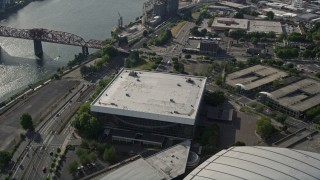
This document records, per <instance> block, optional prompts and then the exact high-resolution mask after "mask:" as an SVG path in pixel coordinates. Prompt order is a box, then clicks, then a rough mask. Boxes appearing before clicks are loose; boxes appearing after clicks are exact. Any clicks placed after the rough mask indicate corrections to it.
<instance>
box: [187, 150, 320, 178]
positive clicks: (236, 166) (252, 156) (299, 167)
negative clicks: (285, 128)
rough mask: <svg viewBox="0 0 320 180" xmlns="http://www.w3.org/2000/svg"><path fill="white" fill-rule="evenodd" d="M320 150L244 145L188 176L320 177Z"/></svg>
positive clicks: (225, 153) (216, 155)
mask: <svg viewBox="0 0 320 180" xmlns="http://www.w3.org/2000/svg"><path fill="white" fill-rule="evenodd" d="M319 167H320V154H317V153H312V152H307V151H300V150H294V149H286V148H276V147H262V146H253V147H249V146H242V147H231V148H229V149H227V150H222V151H220V152H219V153H217V154H215V155H214V156H212V157H211V158H209V159H208V160H206V161H205V162H203V163H202V164H201V165H199V166H198V167H197V168H196V169H194V170H193V171H192V172H191V173H190V174H189V175H188V176H186V177H185V178H184V179H185V180H191V179H192V180H200V179H201V180H204V179H206V180H210V179H252V180H256V179H259V180H260V179H287V180H289V179H292V180H293V179H295V180H297V179H301V180H304V179H308V180H312V179H319V177H320V168H319Z"/></svg>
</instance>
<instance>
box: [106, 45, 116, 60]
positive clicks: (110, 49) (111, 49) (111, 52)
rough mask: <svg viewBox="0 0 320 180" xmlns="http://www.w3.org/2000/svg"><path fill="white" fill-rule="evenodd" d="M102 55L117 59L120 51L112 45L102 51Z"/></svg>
mask: <svg viewBox="0 0 320 180" xmlns="http://www.w3.org/2000/svg"><path fill="white" fill-rule="evenodd" d="M102 54H103V55H106V54H107V55H108V56H110V57H111V58H112V57H116V56H117V55H118V50H117V49H116V48H115V47H113V46H111V45H106V46H104V47H103V49H102Z"/></svg>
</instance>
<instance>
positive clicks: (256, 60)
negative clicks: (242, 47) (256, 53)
mask: <svg viewBox="0 0 320 180" xmlns="http://www.w3.org/2000/svg"><path fill="white" fill-rule="evenodd" d="M246 63H247V64H248V65H249V66H253V65H256V64H259V63H260V59H259V58H257V57H250V58H248V59H247V61H246Z"/></svg>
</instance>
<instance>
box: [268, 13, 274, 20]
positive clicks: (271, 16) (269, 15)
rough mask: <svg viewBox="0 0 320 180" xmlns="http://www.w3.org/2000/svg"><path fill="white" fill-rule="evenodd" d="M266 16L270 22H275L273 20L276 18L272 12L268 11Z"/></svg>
mask: <svg viewBox="0 0 320 180" xmlns="http://www.w3.org/2000/svg"><path fill="white" fill-rule="evenodd" d="M266 15H267V17H268V19H269V20H273V18H274V13H273V12H272V11H268V12H267V14H266Z"/></svg>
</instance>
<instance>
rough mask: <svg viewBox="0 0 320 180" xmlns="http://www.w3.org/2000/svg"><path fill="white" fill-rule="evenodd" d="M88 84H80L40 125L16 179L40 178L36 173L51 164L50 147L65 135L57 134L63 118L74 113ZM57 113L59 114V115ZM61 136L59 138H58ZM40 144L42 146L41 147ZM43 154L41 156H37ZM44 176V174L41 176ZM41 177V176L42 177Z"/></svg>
mask: <svg viewBox="0 0 320 180" xmlns="http://www.w3.org/2000/svg"><path fill="white" fill-rule="evenodd" d="M88 87H89V86H87V85H86V84H83V83H81V84H79V86H78V88H76V90H74V92H73V93H72V94H71V95H69V97H67V98H66V99H65V101H64V103H65V104H64V105H63V106H61V107H60V108H59V109H58V110H57V111H56V113H53V114H50V115H49V116H50V118H49V119H48V120H47V121H46V122H45V124H44V125H42V126H41V127H40V129H39V130H38V133H37V135H36V136H35V138H34V139H32V140H31V142H30V145H29V147H27V149H26V151H27V152H26V153H25V154H24V157H23V158H22V161H21V162H20V163H19V166H18V167H21V168H17V169H16V170H15V172H14V174H13V178H15V179H22V178H25V179H30V178H31V179H33V178H35V179H38V178H37V177H35V175H36V174H37V173H39V172H41V173H42V168H43V167H44V166H47V167H48V166H49V165H50V164H51V163H50V162H51V161H52V159H51V158H52V157H51V156H50V155H49V156H48V154H49V153H50V152H48V151H49V150H50V149H51V150H52V148H51V146H50V143H51V142H52V141H53V140H56V141H58V144H62V142H63V141H64V139H65V137H66V136H67V134H65V137H59V136H57V134H56V132H57V131H58V130H59V129H60V128H61V127H62V126H63V124H64V123H63V122H62V119H65V118H66V117H69V116H70V115H72V114H73V112H74V111H75V110H77V109H78V107H79V106H80V104H81V103H80V102H78V101H77V99H78V98H79V97H80V92H81V91H84V90H85V89H86V88H88ZM57 114H59V115H58V116H57ZM58 137H59V138H58ZM33 146H35V147H37V148H36V150H33ZM39 146H40V147H41V148H40V149H38V148H39ZM39 156H41V158H37V157H39ZM41 177H42V176H41ZM40 179H41V178H40Z"/></svg>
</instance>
